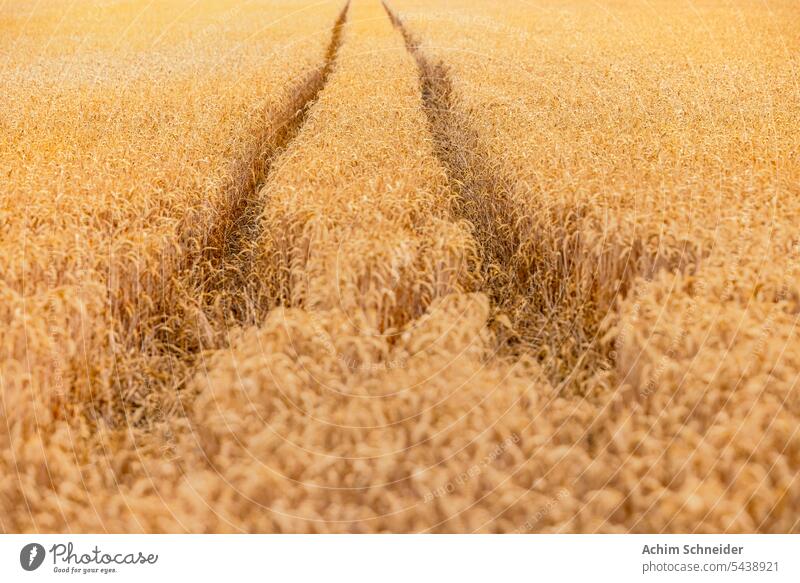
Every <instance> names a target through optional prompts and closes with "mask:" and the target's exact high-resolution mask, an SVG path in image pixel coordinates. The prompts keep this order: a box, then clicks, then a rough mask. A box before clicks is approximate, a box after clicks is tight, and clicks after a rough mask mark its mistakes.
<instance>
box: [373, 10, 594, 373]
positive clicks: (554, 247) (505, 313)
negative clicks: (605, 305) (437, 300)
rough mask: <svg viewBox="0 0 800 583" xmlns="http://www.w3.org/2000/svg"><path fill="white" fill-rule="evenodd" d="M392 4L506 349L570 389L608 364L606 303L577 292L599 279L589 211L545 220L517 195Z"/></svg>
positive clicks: (445, 76) (441, 71) (444, 75)
mask: <svg viewBox="0 0 800 583" xmlns="http://www.w3.org/2000/svg"><path fill="white" fill-rule="evenodd" d="M383 5H384V8H385V10H386V12H387V14H388V15H389V18H390V19H391V21H392V23H393V25H394V26H395V27H396V28H397V29H398V30H399V31H400V33H401V34H402V35H403V38H404V39H405V42H406V48H407V49H408V51H409V53H411V55H412V56H413V57H414V59H415V60H416V62H417V66H418V69H419V76H420V85H421V92H422V99H423V103H424V109H425V112H426V115H427V118H428V124H429V126H430V131H431V134H432V136H433V139H434V143H435V148H436V155H437V157H438V158H439V160H440V161H441V163H442V165H443V166H444V168H445V170H446V172H447V174H448V177H449V179H450V183H451V186H452V188H453V189H454V190H455V192H456V197H455V198H454V204H453V208H452V213H453V215H454V217H455V218H456V219H460V220H465V221H467V222H469V223H470V224H471V225H472V232H473V237H474V238H475V240H476V242H477V244H478V248H479V252H480V255H481V263H482V265H481V276H482V281H481V284H480V286H481V290H480V291H483V292H484V293H486V294H487V295H488V296H489V297H490V299H491V301H492V307H493V311H494V314H495V321H496V322H498V323H499V322H504V324H503V325H496V326H495V331H496V333H497V338H498V349H499V350H501V351H503V352H510V353H518V352H520V351H527V352H533V353H534V354H535V355H536V356H537V357H538V358H539V359H540V360H541V361H543V364H544V365H545V367H546V369H547V370H548V371H549V372H548V376H549V377H550V379H551V381H553V382H554V383H555V384H558V385H562V386H563V385H564V384H566V382H568V381H572V380H575V379H574V378H572V377H573V376H574V375H575V374H584V373H583V372H579V369H580V368H581V367H585V366H586V365H587V364H589V363H590V364H589V366H590V367H592V368H593V369H596V368H598V367H599V366H605V365H604V364H603V362H604V361H605V359H606V356H605V354H603V353H602V350H601V349H600V348H599V347H598V346H597V345H598V342H597V336H598V328H597V326H596V321H597V320H598V318H597V314H598V309H599V308H598V306H596V305H594V303H592V302H588V303H587V302H576V301H575V299H576V298H575V297H573V292H572V288H573V287H575V286H578V285H586V288H585V289H589V290H591V289H594V288H595V287H596V286H597V285H598V282H597V281H596V279H597V278H596V277H595V276H594V275H592V274H589V277H588V278H586V274H585V273H583V272H582V271H581V255H580V253H581V248H582V241H581V226H582V224H583V222H584V220H585V219H586V217H587V216H588V215H589V212H588V209H586V208H581V207H577V208H575V207H566V206H565V207H559V208H556V207H554V208H547V209H541V211H542V216H540V217H538V218H535V217H532V216H530V213H529V212H526V210H525V209H524V208H521V207H520V203H519V201H518V200H515V199H514V192H515V189H518V188H519V186H518V185H517V184H515V181H514V180H513V178H512V177H510V176H507V175H504V174H503V173H502V172H500V171H498V170H497V169H496V168H494V167H493V166H492V162H491V156H489V155H488V154H487V153H486V152H485V147H484V146H483V140H482V139H481V137H480V136H479V135H478V134H477V133H476V132H475V131H474V130H473V129H472V128H471V127H470V126H469V124H468V123H467V122H465V120H463V119H460V118H459V114H458V113H457V110H456V108H455V107H454V103H453V101H454V96H453V86H452V81H451V78H450V73H449V71H448V68H447V66H446V65H445V64H444V63H442V62H440V61H434V60H432V59H431V58H429V57H428V56H427V55H426V54H425V53H424V51H422V50H421V49H420V44H419V42H418V40H417V39H415V38H414V36H413V35H412V34H411V32H410V31H409V30H408V28H407V27H405V25H404V24H403V22H402V21H401V19H400V18H399V17H398V16H397V15H396V14H395V13H394V12H393V11H392V9H391V8H389V6H388V5H387V4H386V3H385V2H384V3H383ZM532 195H533V194H532ZM564 314H568V316H567V317H564ZM565 354H566V359H565V360H566V364H567V366H566V367H564V361H562V360H561V359H564V358H565ZM587 361H588V362H587ZM565 368H566V370H565Z"/></svg>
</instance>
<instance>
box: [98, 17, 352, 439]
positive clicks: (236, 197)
mask: <svg viewBox="0 0 800 583" xmlns="http://www.w3.org/2000/svg"><path fill="white" fill-rule="evenodd" d="M349 6H350V3H349V2H347V3H346V4H345V6H344V7H343V8H342V11H341V12H340V13H339V16H338V18H337V19H336V21H335V23H334V25H333V27H332V29H331V39H330V42H329V43H328V46H327V49H326V51H325V56H324V59H323V61H322V64H321V65H320V66H319V67H318V68H317V69H315V70H313V71H311V72H309V73H308V74H307V75H305V76H304V77H303V78H301V79H300V80H299V81H298V82H297V83H296V84H295V85H294V86H293V87H292V89H290V90H289V91H288V94H289V95H290V98H289V99H288V100H287V101H286V103H285V105H284V106H283V108H282V109H280V110H279V111H278V112H277V113H275V114H273V115H270V116H269V119H268V121H267V123H266V125H265V126H264V128H263V131H262V132H261V134H260V135H259V137H258V139H257V142H256V146H255V147H254V148H253V150H252V151H250V152H249V153H248V154H247V155H245V156H244V157H243V158H242V160H241V161H240V162H239V164H238V169H237V170H236V172H235V173H234V175H235V178H234V179H233V180H232V181H231V183H230V184H229V185H228V186H227V187H226V190H227V191H228V192H229V193H230V194H229V197H228V198H229V201H230V202H229V204H228V205H227V207H226V208H225V209H223V210H222V211H221V212H220V219H219V221H218V222H217V223H216V225H215V228H214V229H213V230H212V231H211V232H209V233H207V234H205V235H203V240H204V241H203V245H202V251H201V252H200V253H199V254H197V255H195V256H194V257H193V258H192V257H191V256H190V259H189V260H187V262H186V264H185V265H184V267H183V268H182V269H181V270H180V271H179V273H177V274H175V276H174V277H173V278H172V280H171V281H170V282H169V283H167V284H165V286H164V287H165V288H166V289H165V293H164V295H163V296H162V298H161V302H160V305H159V306H157V307H156V310H155V314H156V316H155V317H154V318H152V319H150V320H145V321H144V322H143V325H142V324H140V325H139V326H137V329H136V330H135V332H134V334H133V341H132V343H131V344H133V346H134V348H133V349H132V350H130V351H129V353H128V354H126V355H125V357H124V358H118V359H117V370H116V371H115V375H114V377H115V379H116V380H115V384H116V386H115V387H114V391H113V393H114V394H115V395H119V399H121V403H116V404H114V403H113V402H112V403H111V408H112V410H111V411H105V412H104V414H103V417H105V418H106V419H109V418H111V419H114V418H116V419H119V418H121V416H124V418H125V419H126V423H127V422H130V420H131V417H130V414H132V415H133V419H134V421H135V422H137V423H138V420H140V419H141V420H142V422H148V417H149V414H148V412H151V411H152V410H153V409H156V410H157V411H159V415H160V416H163V415H164V411H172V410H174V408H175V407H176V403H175V400H176V399H177V398H178V397H177V394H178V393H179V392H180V390H181V389H182V387H183V386H184V385H185V383H186V381H187V380H188V378H190V377H191V375H192V372H193V370H194V369H195V364H196V363H195V361H196V357H197V355H199V354H200V353H201V352H202V351H203V350H206V349H213V348H220V347H223V346H225V345H226V344H227V341H228V332H229V330H230V328H232V327H235V326H240V325H247V324H254V323H256V322H258V321H259V319H260V318H261V317H262V316H263V315H264V314H265V313H266V312H267V311H268V310H269V309H270V308H271V307H273V304H274V303H275V302H274V299H273V298H272V297H271V294H270V289H269V286H268V285H266V284H265V283H264V282H263V281H262V278H259V277H257V273H256V255H257V251H256V249H257V242H258V240H259V236H260V233H261V227H260V221H259V220H258V219H259V216H260V213H261V210H262V200H261V199H260V197H259V191H260V190H261V187H262V185H263V184H264V183H265V182H266V180H267V178H268V176H269V174H270V172H271V169H272V165H273V162H274V160H275V159H276V158H277V157H278V156H279V154H280V153H281V152H282V151H283V150H284V149H286V148H287V147H288V146H289V144H290V143H291V142H292V140H293V139H294V137H295V136H296V135H297V133H298V132H299V131H300V128H301V127H302V126H303V124H304V123H305V121H306V118H307V115H308V112H309V110H310V108H311V107H312V106H313V104H314V102H315V101H316V100H317V97H318V95H319V93H320V91H322V89H323V87H324V86H325V84H326V83H327V81H328V78H329V76H330V73H331V71H332V70H333V68H334V66H335V62H336V57H337V54H338V51H339V47H340V46H341V42H342V28H343V26H344V24H345V22H346V19H347V14H348V10H349ZM187 239H189V240H191V239H192V237H191V236H188V237H187ZM148 346H152V347H153V348H151V349H149V351H146V352H145V351H143V350H142V347H148ZM142 352H145V353H144V354H142ZM120 405H122V407H123V409H124V411H120V410H119V406H120ZM95 414H97V411H95Z"/></svg>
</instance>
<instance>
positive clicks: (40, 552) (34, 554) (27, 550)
mask: <svg viewBox="0 0 800 583" xmlns="http://www.w3.org/2000/svg"><path fill="white" fill-rule="evenodd" d="M44 555H45V552H44V547H43V546H42V545H40V544H39V543H30V544H27V545H25V546H24V547H22V550H21V551H20V552H19V564H20V565H22V568H23V569H25V570H26V571H35V570H36V569H38V568H39V567H41V566H42V563H43V562H44Z"/></svg>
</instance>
